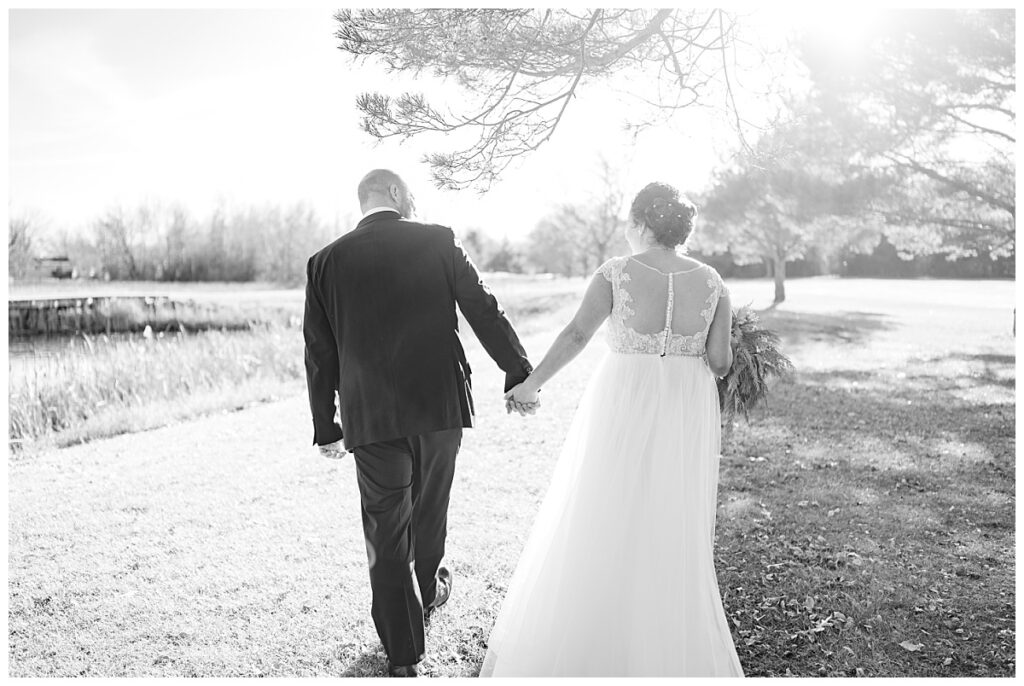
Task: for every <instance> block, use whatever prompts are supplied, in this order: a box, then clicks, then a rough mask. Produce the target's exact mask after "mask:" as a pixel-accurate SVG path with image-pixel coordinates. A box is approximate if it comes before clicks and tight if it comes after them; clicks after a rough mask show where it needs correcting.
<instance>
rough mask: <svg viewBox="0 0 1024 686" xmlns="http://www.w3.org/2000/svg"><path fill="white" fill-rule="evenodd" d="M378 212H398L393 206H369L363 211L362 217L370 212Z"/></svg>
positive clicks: (365, 216)
mask: <svg viewBox="0 0 1024 686" xmlns="http://www.w3.org/2000/svg"><path fill="white" fill-rule="evenodd" d="M378 212H395V213H396V214H398V210H396V209H395V208H394V207H387V206H386V205H381V206H380V207H371V208H370V209H368V210H366V211H365V212H363V219H366V218H367V217H369V216H370V215H371V214H377V213H378Z"/></svg>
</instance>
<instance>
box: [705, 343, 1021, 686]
mask: <svg viewBox="0 0 1024 686" xmlns="http://www.w3.org/2000/svg"><path fill="white" fill-rule="evenodd" d="M950 357H951V358H953V359H952V360H951V361H953V362H956V363H957V364H955V365H953V368H955V369H959V370H960V372H959V373H953V372H951V371H950V368H949V366H948V363H947V367H946V368H943V366H942V364H941V363H936V362H934V361H923V362H918V363H914V364H911V365H910V366H909V367H908V368H907V371H906V378H905V379H895V378H893V377H883V376H881V375H879V374H876V373H872V372H865V371H859V370H834V371H829V372H815V373H808V372H799V371H798V372H797V373H796V375H795V376H794V377H793V378H792V379H791V380H790V381H789V382H786V383H779V384H777V385H776V386H775V387H774V389H773V394H772V404H771V407H770V408H769V409H768V410H767V411H765V410H759V411H758V412H757V413H756V414H752V415H751V419H752V421H751V424H749V425H746V424H744V423H743V422H740V423H739V425H738V426H737V427H736V428H735V430H734V433H733V435H732V439H731V442H730V444H729V445H728V446H727V450H726V453H725V455H724V456H723V471H722V481H721V490H720V501H721V504H722V506H721V511H720V516H719V525H718V548H717V554H718V557H719V564H718V570H719V580H720V584H721V586H722V589H723V599H724V601H725V604H726V608H727V613H728V615H729V618H730V622H731V624H732V625H733V635H734V638H735V640H736V645H737V650H738V651H739V654H740V659H741V662H742V663H743V665H744V669H745V671H746V672H747V674H748V675H749V676H783V675H797V676H890V677H892V676H918V677H920V676H1012V675H1013V674H1014V671H1015V663H1014V659H1015V658H1014V650H1015V636H1014V633H1013V629H1014V614H1015V590H1014V564H1015V562H1014V502H1015V493H1014V480H1015V461H1014V439H1015V424H1014V398H1013V396H1012V395H1011V394H1010V393H1007V389H1006V384H1005V382H1006V378H1007V376H1009V378H1010V386H1011V387H1012V375H1013V357H1012V356H1008V355H958V356H950ZM963 362H967V363H968V364H969V370H970V371H969V373H967V374H965V373H963V365H962V363H963ZM986 379H989V380H988V381H986Z"/></svg>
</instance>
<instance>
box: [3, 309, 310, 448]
mask: <svg viewBox="0 0 1024 686" xmlns="http://www.w3.org/2000/svg"><path fill="white" fill-rule="evenodd" d="M302 359H303V358H302V332H301V330H299V329H297V328H289V327H285V326H280V325H276V324H262V325H253V326H252V327H250V329H249V330H248V331H243V332H232V333H227V332H224V331H208V332H204V333H198V334H186V333H182V332H178V333H176V334H166V335H160V334H157V335H130V336H128V337H127V338H120V339H116V338H109V337H107V336H106V335H100V336H96V337H91V336H81V337H78V338H76V339H74V340H73V341H71V342H69V349H68V350H66V351H61V352H60V353H58V354H56V355H52V356H37V357H35V358H32V359H29V360H25V361H24V363H25V368H23V369H19V370H15V369H13V363H11V364H12V369H11V372H12V373H11V377H10V387H9V394H10V419H9V422H10V437H11V439H12V441H13V442H14V443H15V444H16V445H17V444H20V443H23V442H28V441H32V440H34V439H39V438H43V437H46V436H50V435H53V434H57V433H60V432H64V431H68V430H71V429H80V428H81V427H83V426H84V425H85V424H87V423H88V422H90V420H92V419H94V418H96V417H98V416H100V415H102V414H107V415H109V414H110V413H111V412H117V411H124V412H130V411H132V410H133V409H135V408H142V407H143V406H146V405H148V404H151V403H159V402H161V401H175V400H183V399H185V398H188V397H189V396H191V395H193V394H197V393H203V392H209V391H215V390H218V389H223V388H232V387H237V386H240V385H243V384H250V383H251V382H253V381H254V380H275V381H290V380H294V381H296V382H297V381H298V380H300V379H301V378H303V377H302V374H303V373H304V372H303V362H302Z"/></svg>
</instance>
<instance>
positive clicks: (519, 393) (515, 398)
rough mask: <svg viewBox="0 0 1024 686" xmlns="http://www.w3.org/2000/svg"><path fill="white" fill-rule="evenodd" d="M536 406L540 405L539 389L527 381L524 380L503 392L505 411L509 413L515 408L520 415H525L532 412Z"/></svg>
mask: <svg viewBox="0 0 1024 686" xmlns="http://www.w3.org/2000/svg"><path fill="white" fill-rule="evenodd" d="M538 407H540V389H535V388H532V387H531V384H530V383H529V381H524V382H523V383H521V384H519V385H518V386H515V387H514V388H512V389H511V390H509V392H508V393H506V394H505V411H506V412H509V413H511V412H512V410H515V411H517V412H519V414H520V415H523V416H526V415H528V414H534V413H535V412H536V411H537V408H538Z"/></svg>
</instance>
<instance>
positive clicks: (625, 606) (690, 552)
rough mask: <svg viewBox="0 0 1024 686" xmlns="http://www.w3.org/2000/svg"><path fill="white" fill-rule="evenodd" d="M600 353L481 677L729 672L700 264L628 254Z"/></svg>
mask: <svg viewBox="0 0 1024 686" xmlns="http://www.w3.org/2000/svg"><path fill="white" fill-rule="evenodd" d="M599 272H600V273H601V274H602V275H604V277H605V278H606V279H607V280H608V281H609V282H610V284H611V289H612V302H613V306H612V312H611V316H610V320H609V322H608V343H609V347H610V348H611V351H610V353H609V354H608V355H606V356H605V358H604V359H603V361H602V362H601V364H600V366H599V367H598V368H597V370H596V371H595V373H594V375H593V377H592V378H591V380H590V382H589V385H588V387H587V389H586V391H585V393H584V394H583V397H582V399H581V401H580V404H579V407H578V409H577V411H576V416H575V418H574V419H573V422H572V425H571V427H570V429H569V432H568V434H567V437H566V440H565V444H564V447H563V449H562V455H561V457H560V459H559V462H558V465H557V467H556V468H555V472H554V476H553V477H552V481H551V485H550V487H549V490H548V493H547V496H546V497H545V500H544V503H543V505H542V506H541V508H540V511H539V513H538V515H537V519H536V522H535V524H534V527H533V532H532V533H531V535H530V539H529V541H528V542H527V544H526V547H525V549H524V551H523V554H522V557H521V559H520V562H519V565H518V567H517V569H516V571H515V574H514V575H513V577H512V581H511V583H510V585H509V588H508V592H507V594H506V596H505V601H504V604H503V606H502V609H501V612H500V614H499V617H498V620H497V622H496V623H495V626H494V629H493V631H492V633H491V637H490V641H489V643H488V650H487V655H486V657H485V659H484V664H483V667H482V669H481V673H480V675H481V676H742V675H743V670H742V668H741V667H740V663H739V659H738V657H737V655H736V649H735V646H734V645H733V641H732V636H731V635H730V633H729V626H728V623H727V621H726V617H725V612H724V610H723V608H722V601H721V596H720V595H719V590H718V581H717V579H716V577H715V567H714V558H713V548H714V536H715V512H716V503H717V491H718V463H719V451H720V438H721V433H720V419H719V409H718V393H717V390H716V387H715V378H714V375H713V374H712V372H711V370H710V369H709V368H708V365H707V362H706V359H705V357H704V355H705V342H706V340H707V335H708V329H709V328H710V325H711V321H712V318H713V317H714V313H715V308H716V306H717V304H718V298H719V296H720V295H721V294H722V292H723V291H724V290H725V285H724V284H723V283H722V279H721V277H720V276H719V275H718V273H717V272H715V271H714V269H712V268H710V267H708V266H706V265H700V266H698V267H696V268H694V269H690V270H687V271H682V272H675V273H673V274H665V273H663V272H660V271H658V270H655V269H654V268H653V267H650V266H648V265H645V264H644V263H642V262H640V261H639V260H636V259H634V258H630V257H617V258H612V259H611V260H609V261H608V262H607V263H605V264H604V265H602V266H601V268H600V269H599Z"/></svg>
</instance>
